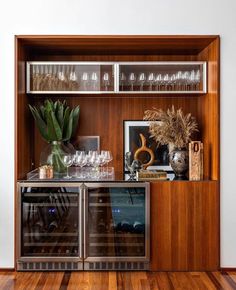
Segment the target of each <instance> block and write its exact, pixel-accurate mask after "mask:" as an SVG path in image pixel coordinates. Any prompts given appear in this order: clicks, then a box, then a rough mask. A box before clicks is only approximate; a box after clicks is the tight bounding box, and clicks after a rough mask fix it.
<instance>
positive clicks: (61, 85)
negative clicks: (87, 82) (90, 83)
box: [58, 66, 66, 91]
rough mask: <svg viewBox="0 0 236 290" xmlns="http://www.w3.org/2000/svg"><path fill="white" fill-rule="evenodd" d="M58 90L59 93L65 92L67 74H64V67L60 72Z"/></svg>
mask: <svg viewBox="0 0 236 290" xmlns="http://www.w3.org/2000/svg"><path fill="white" fill-rule="evenodd" d="M58 80H59V83H58V90H59V91H63V90H65V87H66V76H65V72H64V67H63V66H61V68H59V72H58Z"/></svg>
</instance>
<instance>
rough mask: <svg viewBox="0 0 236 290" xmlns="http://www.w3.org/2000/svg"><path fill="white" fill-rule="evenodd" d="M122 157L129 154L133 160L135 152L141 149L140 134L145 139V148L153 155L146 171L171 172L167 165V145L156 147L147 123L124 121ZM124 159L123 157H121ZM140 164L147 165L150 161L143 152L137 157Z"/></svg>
mask: <svg viewBox="0 0 236 290" xmlns="http://www.w3.org/2000/svg"><path fill="white" fill-rule="evenodd" d="M123 125H124V126H123V130H124V155H125V153H126V152H131V160H133V158H134V153H135V151H136V150H137V149H138V148H140V147H141V145H142V143H141V138H140V135H139V134H140V133H141V134H143V135H144V137H145V139H146V142H147V143H146V146H147V147H148V148H150V149H151V150H152V151H153V153H154V162H153V164H152V165H151V166H149V167H148V168H147V169H149V170H152V169H153V170H154V169H156V170H158V169H159V170H165V171H171V172H172V171H173V170H172V168H171V166H170V165H169V150H168V146H167V145H161V146H159V147H157V144H156V142H155V140H154V139H153V138H151V137H150V133H149V123H148V121H128V120H127V121H124V124H123ZM123 158H124V157H123ZM139 159H140V161H141V162H142V163H147V162H148V161H149V160H150V155H149V154H148V153H145V152H143V153H142V154H140V155H139ZM124 164H125V163H124ZM124 166H125V165H124Z"/></svg>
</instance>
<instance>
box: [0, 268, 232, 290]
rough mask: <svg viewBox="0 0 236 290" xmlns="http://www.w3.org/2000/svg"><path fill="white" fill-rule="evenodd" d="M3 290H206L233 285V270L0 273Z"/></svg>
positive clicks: (229, 287)
mask: <svg viewBox="0 0 236 290" xmlns="http://www.w3.org/2000/svg"><path fill="white" fill-rule="evenodd" d="M0 288H1V289H4V290H5V289H6V290H13V289H14V290H36V289H44V290H46V289H48V290H52V289H53V290H62V289H63V290H74V289H86V290H96V289H97V290H101V289H102V290H111V289H112V290H121V289H122V290H150V289H153V290H157V289H160V290H173V289H191V290H209V289H229V290H231V289H236V272H226V271H221V272H158V273H153V272H83V273H81V272H74V273H70V272H57V273H46V272H42V273H35V272H34V273H32V272H29V273H26V272H23V273H22V272H13V273H12V272H4V273H0Z"/></svg>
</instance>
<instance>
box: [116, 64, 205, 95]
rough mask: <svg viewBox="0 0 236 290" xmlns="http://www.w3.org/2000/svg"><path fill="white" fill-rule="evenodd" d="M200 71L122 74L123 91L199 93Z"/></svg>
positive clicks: (120, 84)
mask: <svg viewBox="0 0 236 290" xmlns="http://www.w3.org/2000/svg"><path fill="white" fill-rule="evenodd" d="M200 83H201V73H200V70H199V69H198V70H191V71H177V72H176V73H160V72H158V73H154V72H148V73H145V72H139V73H136V72H130V73H124V72H121V74H120V82H119V86H120V90H121V91H127V90H128V91H199V90H200Z"/></svg>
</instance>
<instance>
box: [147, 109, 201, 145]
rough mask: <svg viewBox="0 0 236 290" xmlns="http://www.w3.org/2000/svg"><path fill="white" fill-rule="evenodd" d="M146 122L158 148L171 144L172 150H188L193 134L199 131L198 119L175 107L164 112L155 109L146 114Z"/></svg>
mask: <svg viewBox="0 0 236 290" xmlns="http://www.w3.org/2000/svg"><path fill="white" fill-rule="evenodd" d="M143 119H144V120H146V121H149V132H150V134H151V136H150V137H152V138H154V140H155V141H156V142H157V146H159V145H165V144H169V145H170V147H172V148H178V149H181V148H186V147H187V145H188V143H189V142H190V141H191V135H192V134H193V132H196V131H198V129H197V128H198V125H197V122H196V119H195V118H194V117H192V115H191V114H190V113H188V114H187V115H184V113H183V111H182V109H181V108H180V109H177V110H175V107H174V106H172V107H171V108H169V109H167V111H166V112H165V111H163V110H162V109H156V108H153V109H152V110H147V111H145V112H144V118H143Z"/></svg>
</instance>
